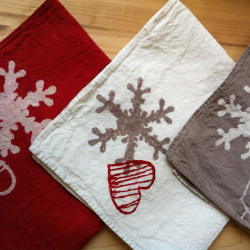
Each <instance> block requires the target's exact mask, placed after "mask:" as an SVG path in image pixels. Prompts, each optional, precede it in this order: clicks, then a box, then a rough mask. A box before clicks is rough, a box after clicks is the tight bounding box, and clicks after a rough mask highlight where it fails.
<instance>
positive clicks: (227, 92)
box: [168, 46, 250, 229]
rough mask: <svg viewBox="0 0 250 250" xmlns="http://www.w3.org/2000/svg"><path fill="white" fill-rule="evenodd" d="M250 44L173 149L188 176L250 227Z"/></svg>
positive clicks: (171, 153) (175, 159)
mask: <svg viewBox="0 0 250 250" xmlns="http://www.w3.org/2000/svg"><path fill="white" fill-rule="evenodd" d="M249 72H250V46H249V47H248V48H247V50H246V51H245V53H244V54H243V56H242V57H241V58H240V60H239V61H238V62H237V64H236V66H235V68H234V69H233V71H232V72H231V74H230V75H229V76H228V78H227V79H226V80H225V82H224V83H223V84H222V85H221V86H220V87H219V88H218V89H217V90H216V92H215V93H214V94H213V95H212V96H211V97H210V98H209V99H208V100H207V101H206V102H205V103H204V104H203V105H202V106H201V107H200V108H199V109H198V110H197V111H196V112H195V114H194V115H193V116H192V117H191V119H190V120H189V121H188V123H187V124H186V125H185V127H184V128H183V129H182V131H181V132H180V133H179V135H178V136H177V137H176V139H175V140H174V142H173V144H172V145H171V147H170V150H169V151H168V158H169V160H170V161H171V162H172V163H173V164H174V165H175V167H176V168H177V170H178V171H180V172H181V173H182V174H183V175H184V176H185V177H187V178H188V179H189V180H190V181H191V182H192V183H193V184H194V185H195V186H196V187H198V188H199V189H200V190H201V191H202V192H203V193H204V194H205V195H206V196H207V197H208V198H209V199H210V200H211V201H213V202H214V203H215V204H216V205H217V206H219V207H220V208H221V209H222V210H223V211H224V212H226V213H227V214H228V215H229V216H230V217H232V218H233V219H234V220H235V221H236V222H237V223H239V224H240V225H242V226H243V227H245V228H246V229H250V172H249V169H248V168H249V165H250V142H249V138H250V133H249V131H250V126H249V125H250V122H249V121H250V115H249V112H250V108H249V97H250V73H249Z"/></svg>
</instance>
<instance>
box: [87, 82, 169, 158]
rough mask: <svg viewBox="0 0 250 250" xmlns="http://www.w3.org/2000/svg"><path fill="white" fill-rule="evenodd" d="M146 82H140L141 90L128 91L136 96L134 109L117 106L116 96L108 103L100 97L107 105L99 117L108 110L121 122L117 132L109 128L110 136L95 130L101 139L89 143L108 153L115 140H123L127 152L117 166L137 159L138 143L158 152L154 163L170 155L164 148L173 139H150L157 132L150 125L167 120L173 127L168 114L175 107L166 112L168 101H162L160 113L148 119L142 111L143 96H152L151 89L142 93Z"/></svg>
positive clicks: (129, 87)
mask: <svg viewBox="0 0 250 250" xmlns="http://www.w3.org/2000/svg"><path fill="white" fill-rule="evenodd" d="M142 83H143V80H142V78H138V80H137V89H135V88H134V86H133V85H132V84H131V83H129V84H128V85H127V88H128V90H130V91H131V92H133V93H134V97H133V98H131V102H132V104H133V109H130V110H129V111H128V110H124V111H122V109H121V106H120V104H115V103H114V98H115V92H114V91H111V92H110V93H109V99H108V100H106V99H105V98H104V97H103V96H101V95H97V97H96V99H97V100H98V101H99V102H101V103H103V106H101V107H99V108H97V109H96V111H95V112H96V113H102V112H103V111H105V110H108V111H109V112H110V113H111V114H112V115H113V116H115V117H116V118H117V128H116V129H113V128H106V132H104V133H102V132H101V131H100V130H99V129H98V128H97V127H94V128H93V129H92V132H93V133H94V134H95V135H97V136H98V138H97V139H93V140H90V141H89V145H90V146H94V145H96V144H97V143H99V142H100V143H101V146H100V152H102V153H103V152H105V151H106V144H107V142H108V141H110V140H111V139H112V140H113V141H115V140H116V139H117V137H118V136H123V138H122V140H121V141H122V143H126V144H127V148H126V151H125V154H124V157H123V158H120V159H116V160H115V163H121V162H125V161H131V160H133V159H134V154H135V149H136V148H137V146H138V145H137V141H138V139H139V140H144V141H145V142H146V143H147V144H148V145H149V146H151V147H153V148H154V154H153V159H154V160H157V159H158V158H159V155H158V154H159V152H161V153H162V154H166V152H167V150H166V149H165V148H164V147H163V145H165V144H168V143H169V142H170V139H169V138H168V137H166V138H165V139H164V140H162V141H159V140H157V136H156V135H150V133H151V132H152V131H153V128H152V127H148V125H149V124H150V123H153V122H157V123H161V120H162V119H163V120H165V122H166V123H168V124H171V123H172V120H171V119H170V118H169V117H168V116H167V115H168V113H170V112H173V111H174V107H172V106H170V107H168V108H166V109H165V108H164V106H165V101H164V99H160V101H159V109H158V110H157V111H154V110H153V111H151V113H150V114H149V115H148V113H147V112H146V111H142V109H141V105H142V104H144V102H145V99H143V98H142V96H143V95H144V94H146V93H150V92H151V88H145V89H142Z"/></svg>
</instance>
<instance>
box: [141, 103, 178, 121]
mask: <svg viewBox="0 0 250 250" xmlns="http://www.w3.org/2000/svg"><path fill="white" fill-rule="evenodd" d="M159 106H160V108H159V109H158V110H157V111H154V110H153V111H152V112H151V114H150V115H149V116H148V117H146V118H145V121H146V124H148V123H152V122H157V123H161V119H162V118H163V119H164V120H165V122H166V123H168V124H171V123H172V119H170V118H169V117H168V116H167V114H168V113H171V112H173V111H174V107H173V106H169V107H168V108H166V109H164V106H165V101H164V100H163V99H160V101H159ZM142 115H145V114H142Z"/></svg>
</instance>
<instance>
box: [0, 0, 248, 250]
mask: <svg viewBox="0 0 250 250" xmlns="http://www.w3.org/2000/svg"><path fill="white" fill-rule="evenodd" d="M42 2H43V0H22V1H20V0H0V40H1V39H3V38H4V37H6V36H7V35H8V34H9V33H10V32H11V31H13V30H14V29H15V28H16V27H18V26H19V25H20V24H21V23H22V22H23V21H24V20H25V19H26V18H27V17H28V16H29V15H31V14H32V13H33V12H34V11H35V10H36V8H37V7H38V6H39V5H41V3H42ZM166 2H167V0H61V3H62V4H63V5H64V6H65V7H66V8H67V9H68V11H69V12H70V13H71V14H72V15H73V16H74V17H75V18H76V20H77V21H78V22H79V23H80V24H81V25H82V27H83V28H84V29H85V30H86V31H87V32H88V33H89V35H90V36H91V37H92V39H93V40H94V41H95V42H96V43H97V45H98V46H99V47H100V48H101V49H102V50H103V51H104V52H105V53H106V54H107V55H108V56H109V58H110V59H113V58H114V57H115V55H116V54H117V53H118V52H119V51H120V50H121V49H122V48H123V47H124V46H125V45H126V44H127V43H128V42H129V41H130V40H131V39H132V38H133V37H134V36H135V35H136V34H137V33H138V32H139V31H140V29H141V28H142V27H143V26H144V25H145V24H146V22H147V21H148V20H149V19H150V18H151V17H152V16H153V15H154V14H155V13H156V12H157V11H158V10H159V9H160V8H161V7H162V6H163V5H164V4H165V3H166ZM182 2H183V3H184V4H185V5H186V6H187V7H188V8H189V9H190V10H191V11H192V12H193V14H194V15H195V16H196V17H197V18H198V20H199V21H200V22H201V23H202V24H203V25H204V26H205V28H206V29H207V30H208V31H209V32H210V33H211V34H212V35H213V36H214V38H215V39H216V40H217V41H218V42H219V43H220V44H221V46H222V47H223V48H224V49H225V50H226V52H227V53H228V54H229V55H230V56H231V57H232V59H233V60H234V61H237V60H238V59H239V57H240V56H241V54H242V53H243V52H244V50H245V49H246V47H247V46H248V44H249V43H250V0H183V1H182ZM249 171H250V169H249ZM204 227H206V225H204ZM83 249H85V250H87V249H91V250H97V249H98V250H127V249H131V248H130V247H129V246H128V245H126V243H124V242H123V241H122V240H121V239H120V238H119V237H118V236H116V235H115V234H114V233H113V232H112V231H111V230H110V229H109V228H108V227H104V229H103V230H102V231H101V232H100V233H98V234H97V235H96V236H95V237H94V238H93V239H92V240H91V241H90V242H89V244H87V245H86V246H85V247H84V248H83ZM209 249H210V250H215V249H216V250H249V249H250V235H249V234H247V233H246V232H245V231H244V230H243V229H241V228H240V227H239V226H237V225H236V224H235V223H233V222H229V223H228V224H227V226H226V227H225V228H224V229H223V231H222V232H221V234H220V235H219V236H218V238H217V239H216V240H215V241H214V243H213V244H212V245H211V247H210V248H209Z"/></svg>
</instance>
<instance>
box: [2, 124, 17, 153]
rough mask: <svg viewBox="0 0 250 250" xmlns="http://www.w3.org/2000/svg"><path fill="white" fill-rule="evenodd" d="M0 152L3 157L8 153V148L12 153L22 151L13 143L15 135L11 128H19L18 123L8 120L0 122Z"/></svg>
mask: <svg viewBox="0 0 250 250" xmlns="http://www.w3.org/2000/svg"><path fill="white" fill-rule="evenodd" d="M0 129H1V130H0V154H1V156H2V157H6V156H7V155H8V150H10V151H11V153H12V154H16V153H18V152H20V148H19V147H18V146H16V145H13V144H12V143H11V140H12V139H14V135H13V133H12V132H11V130H17V129H18V126H17V125H16V124H9V123H8V121H3V122H1V123H0Z"/></svg>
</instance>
